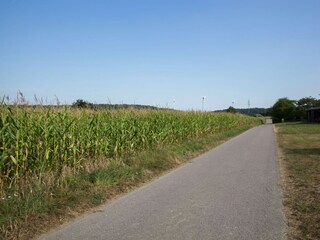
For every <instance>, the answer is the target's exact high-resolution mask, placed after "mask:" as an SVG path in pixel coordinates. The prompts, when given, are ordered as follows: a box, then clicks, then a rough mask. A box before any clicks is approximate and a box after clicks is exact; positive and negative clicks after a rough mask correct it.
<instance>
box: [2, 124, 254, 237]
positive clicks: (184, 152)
mask: <svg viewBox="0 0 320 240" xmlns="http://www.w3.org/2000/svg"><path fill="white" fill-rule="evenodd" d="M249 128H250V126H246V127H240V128H235V129H231V130H229V131H226V132H223V133H219V134H215V135H211V136H207V137H203V138H199V139H194V140H189V141H186V142H183V143H180V144H176V145H171V146H164V147H157V148H154V149H152V150H148V151H144V152H140V153H138V154H135V155H129V156H125V157H122V158H118V159H113V160H108V161H104V160H102V161H101V162H100V164H99V161H96V165H95V166H88V167H84V168H83V169H82V170H81V171H80V172H78V173H76V174H74V173H72V171H68V169H64V170H63V171H64V172H65V173H64V174H61V176H63V178H61V184H60V185H59V187H58V188H52V187H50V186H51V185H50V181H51V180H50V179H52V178H54V175H51V174H50V173H46V174H47V175H48V176H47V177H46V178H43V179H46V181H47V182H41V183H39V184H38V186H32V187H30V188H28V189H26V190H25V191H23V193H15V192H12V194H11V195H10V196H9V199H0V239H30V238H34V237H35V236H38V235H40V234H43V233H45V232H47V231H48V230H49V229H51V228H54V227H57V226H59V225H61V224H62V223H65V222H67V221H69V220H71V219H73V218H75V217H77V216H79V215H80V214H82V213H84V212H86V211H88V210H89V209H92V208H94V207H95V206H98V205H100V204H102V203H106V202H107V201H109V200H111V199H114V198H115V197H116V196H119V195H120V194H123V193H126V192H128V191H129V190H132V189H133V188H135V187H138V186H140V185H142V184H144V183H145V182H148V181H150V180H151V179H154V178H156V177H158V176H159V175H161V174H164V173H165V172H167V171H169V170H171V169H173V168H175V167H177V166H179V165H181V164H183V163H185V162H187V161H188V160H190V159H192V158H194V157H195V156H197V155H200V154H202V153H204V152H206V151H208V150H209V149H212V148H213V147H215V146H217V145H219V144H221V143H222V142H225V141H226V140H228V139H230V138H231V137H234V136H236V135H238V134H240V133H242V132H244V131H245V130H247V129H249ZM106 162H107V165H106ZM55 181H56V179H55Z"/></svg>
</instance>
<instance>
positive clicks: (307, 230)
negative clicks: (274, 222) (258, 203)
mask: <svg viewBox="0 0 320 240" xmlns="http://www.w3.org/2000/svg"><path fill="white" fill-rule="evenodd" d="M275 130H276V135H277V143H278V147H279V160H280V166H281V175H282V185H283V192H284V206H285V213H286V216H287V220H288V227H289V229H288V238H289V239H320V125H319V124H303V123H284V124H276V125H275Z"/></svg>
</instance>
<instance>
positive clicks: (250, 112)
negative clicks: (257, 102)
mask: <svg viewBox="0 0 320 240" xmlns="http://www.w3.org/2000/svg"><path fill="white" fill-rule="evenodd" d="M236 110H237V112H238V113H241V114H247V115H256V114H260V115H263V116H265V115H267V112H268V110H269V108H236ZM227 111H228V109H223V110H217V111H215V112H227Z"/></svg>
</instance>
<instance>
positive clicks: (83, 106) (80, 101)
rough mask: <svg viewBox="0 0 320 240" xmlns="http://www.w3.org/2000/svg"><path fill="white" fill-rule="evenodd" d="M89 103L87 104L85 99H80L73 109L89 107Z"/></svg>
mask: <svg viewBox="0 0 320 240" xmlns="http://www.w3.org/2000/svg"><path fill="white" fill-rule="evenodd" d="M88 105H89V103H88V102H86V101H85V100H83V99H78V100H77V101H75V102H74V103H73V104H72V106H73V107H78V108H86V107H88Z"/></svg>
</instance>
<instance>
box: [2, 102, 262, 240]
mask: <svg viewBox="0 0 320 240" xmlns="http://www.w3.org/2000/svg"><path fill="white" fill-rule="evenodd" d="M257 124H261V119H258V118H253V117H247V116H243V115H239V114H225V113H219V114H217V113H201V112H180V111H163V110H162V111H159V110H118V111H92V110H86V109H74V108H59V109H53V108H42V107H36V108H32V107H12V106H5V105H2V106H1V107H0V238H1V237H3V238H5V239H16V238H19V239H29V238H31V237H32V236H34V235H35V234H39V233H41V232H43V231H45V230H47V229H48V228H50V227H51V226H56V225H58V224H60V223H63V222H64V221H66V220H67V219H70V218H72V217H75V216H77V215H78V214H79V213H82V212H83V211H85V210H87V209H89V208H90V207H93V206H96V205H98V204H101V203H103V202H105V201H106V200H108V199H110V198H112V197H113V196H115V195H117V194H119V193H121V192H125V191H127V190H128V189H130V188H132V187H135V186H137V185H139V184H141V183H143V182H145V181H147V180H148V179H151V178H153V177H155V176H157V175H159V174H161V173H163V172H164V171H167V170H169V169H172V168H174V167H176V166H178V165H179V164H181V163H183V162H185V161H186V160H188V159H190V158H192V157H193V156H195V155H196V154H199V153H201V152H203V151H204V150H207V149H208V148H212V147H213V146H215V145H216V144H218V143H221V142H222V141H224V140H226V139H228V138H230V137H232V136H235V135H237V134H239V133H241V132H243V131H244V130H246V129H248V128H250V127H252V126H255V125H257ZM30 223H31V224H30Z"/></svg>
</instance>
